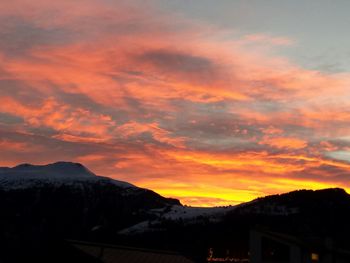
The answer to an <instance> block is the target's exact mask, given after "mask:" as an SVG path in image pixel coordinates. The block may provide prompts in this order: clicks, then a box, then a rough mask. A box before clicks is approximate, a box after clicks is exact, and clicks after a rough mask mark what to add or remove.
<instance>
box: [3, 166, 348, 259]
mask: <svg viewBox="0 0 350 263" xmlns="http://www.w3.org/2000/svg"><path fill="white" fill-rule="evenodd" d="M174 205H175V206H181V204H180V202H179V201H178V200H176V199H171V198H165V197H162V196H160V195H159V194H157V193H155V192H153V191H151V190H148V189H143V188H139V187H136V186H134V185H132V184H129V183H127V182H121V181H117V180H113V179H111V178H108V177H102V176H97V175H95V174H94V173H93V172H91V171H90V170H88V169H87V168H85V167H84V166H83V165H81V164H77V163H69V162H58V163H54V164H50V165H40V166H37V165H30V164H22V165H19V166H16V167H13V168H8V167H2V168H0V211H1V213H2V216H1V217H0V246H2V247H3V248H4V249H5V250H6V251H10V252H8V253H10V254H7V255H9V257H10V258H11V257H12V256H13V252H14V251H18V250H20V251H25V252H26V253H29V254H30V253H34V252H35V251H37V252H38V253H39V254H40V253H41V251H43V250H47V251H51V250H50V249H52V248H53V247H54V248H55V249H54V251H56V252H52V253H57V249H56V246H57V245H56V244H57V243H55V242H57V240H63V239H77V240H90V241H95V242H106V243H118V244H126V245H134V244H135V245H137V246H141V247H151V248H160V249H170V250H178V251H182V252H184V253H187V254H188V255H191V256H193V257H194V258H200V259H201V258H202V259H203V258H205V256H206V255H207V250H208V248H209V247H214V248H216V247H219V248H230V247H234V248H241V250H242V251H244V250H246V249H247V248H246V247H247V244H248V236H249V230H250V229H251V228H254V227H256V226H259V227H263V228H266V229H268V230H269V231H274V232H278V233H287V234H292V235H296V236H312V237H314V236H317V237H319V236H321V237H327V238H328V237H331V238H332V239H334V240H336V242H337V244H339V246H342V247H345V246H346V245H347V237H348V236H349V235H350V227H349V224H348V222H350V195H349V194H347V193H346V192H345V191H344V190H343V189H340V188H331V189H323V190H316V191H312V190H298V191H293V192H290V193H286V194H279V195H271V196H267V197H262V198H258V199H256V200H253V201H251V202H248V203H245V204H241V205H238V206H236V207H231V208H229V209H222V211H224V212H223V214H222V215H219V217H218V218H220V220H214V221H213V220H209V219H208V218H207V217H206V216H205V215H202V216H201V215H199V216H198V218H199V219H198V220H193V219H192V221H191V223H186V222H185V221H186V220H187V219H186V218H183V219H181V218H179V217H175V218H176V219H172V217H168V218H165V217H164V215H162V216H161V218H159V215H156V214H154V213H152V212H150V211H152V209H156V210H158V211H164V213H166V211H167V210H169V208H171V207H173V206H174ZM181 207H182V206H181ZM182 208H185V207H182ZM170 210H171V209H170ZM182 210H183V211H187V210H185V209H182ZM154 221H159V225H158V226H156V228H157V229H156V228H155V229H154V230H155V231H150V232H142V231H141V232H140V233H139V234H138V235H135V236H127V235H120V234H117V233H118V232H119V231H120V230H121V229H125V228H128V227H131V226H134V225H137V224H138V223H140V222H146V223H147V222H154ZM146 225H147V224H146ZM151 229H152V226H151ZM52 242H54V243H55V245H54V246H51V245H50V246H49V245H48V244H52ZM59 244H60V245H59V246H57V247H60V246H61V245H62V244H63V243H59ZM11 251H12V252H11ZM33 251H34V252H33ZM11 253H12V254H11ZM50 253H51V252H50ZM14 254H16V253H15V252H14ZM22 254H23V255H24V254H25V253H22ZM19 257H20V254H19ZM35 257H37V254H36V255H35ZM20 259H21V261H22V258H16V260H17V261H16V260H15V261H11V260H10V261H9V262H18V261H19V260H20ZM24 259H25V258H24ZM1 260H3V259H2V258H0V261H1ZM45 260H46V261H47V258H46V257H44V258H43V261H45ZM3 261H5V262H7V261H6V260H3ZM39 261H40V260H39ZM61 261H62V260H61Z"/></svg>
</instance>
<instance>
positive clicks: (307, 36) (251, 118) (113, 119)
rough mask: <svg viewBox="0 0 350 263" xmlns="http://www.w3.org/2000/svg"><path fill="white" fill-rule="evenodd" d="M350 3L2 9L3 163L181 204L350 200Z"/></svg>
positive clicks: (22, 0)
mask: <svg viewBox="0 0 350 263" xmlns="http://www.w3.org/2000/svg"><path fill="white" fill-rule="evenodd" d="M349 10H350V1H347V0H336V1H331V0H328V1H326V0H319V1H312V0H309V1H305V0H293V1H280V0H266V1H262V0H259V1H258V0H256V1H254V0H251V1H247V0H218V1H212V0H190V1H189V0H186V1H185V0H149V1H141V0H139V1H134V0H132V1H129V0H128V1H118V0H75V1H72V0H60V1H48V0H47V1H45V0H11V1H0V25H1V27H0V166H15V165H17V164H19V163H33V164H46V163H51V162H56V161H73V162H80V163H82V164H84V165H86V166H87V167H88V168H89V169H91V170H92V171H94V172H95V173H96V174H99V175H104V176H109V177H112V178H115V179H118V180H124V181H128V182H131V183H133V184H136V185H138V186H141V187H146V188H150V189H153V190H155V191H156V192H158V193H160V194H162V195H164V196H168V197H175V198H179V199H180V200H181V202H182V203H183V204H188V205H193V206H213V205H227V204H237V203H240V202H243V201H249V200H251V199H253V198H256V197H259V196H264V195H267V194H274V193H282V192H287V191H291V190H295V189H300V188H309V189H319V188H326V187H336V186H337V187H342V188H345V189H346V190H348V191H349V190H350V180H349V179H350V34H349V26H350V16H349V15H348V12H349Z"/></svg>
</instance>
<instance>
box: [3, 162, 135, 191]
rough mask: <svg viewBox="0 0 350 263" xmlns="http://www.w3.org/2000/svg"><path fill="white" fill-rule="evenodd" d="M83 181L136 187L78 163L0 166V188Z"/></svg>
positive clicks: (78, 182)
mask: <svg viewBox="0 0 350 263" xmlns="http://www.w3.org/2000/svg"><path fill="white" fill-rule="evenodd" d="M84 182H91V183H97V182H99V183H111V184H114V185H115V186H118V187H122V188H137V187H136V186H134V185H132V184H130V183H127V182H122V181H118V180H113V179H111V178H108V177H103V176H97V175H96V174H94V173H93V172H91V171H90V170H89V169H87V168H86V167H84V166H83V165H82V164H80V163H71V162H57V163H53V164H48V165H32V164H21V165H18V166H15V167H13V168H9V167H0V188H2V189H7V190H10V189H25V188H30V187H39V186H43V185H47V184H50V185H55V186H61V185H71V186H76V187H79V186H81V184H83V183H84Z"/></svg>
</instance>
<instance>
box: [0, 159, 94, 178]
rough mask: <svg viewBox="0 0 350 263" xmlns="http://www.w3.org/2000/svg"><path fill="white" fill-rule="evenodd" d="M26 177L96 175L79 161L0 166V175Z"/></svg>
mask: <svg viewBox="0 0 350 263" xmlns="http://www.w3.org/2000/svg"><path fill="white" fill-rule="evenodd" d="M1 175H2V176H7V177H13V178H15V177H16V178H18V177H26V178H38V179H39V178H43V177H44V178H45V177H50V178H52V177H60V178H67V177H68V178H91V177H95V176H96V175H95V174H94V173H93V172H91V171H90V170H89V169H87V168H86V167H84V166H83V165H82V164H80V163H72V162H56V163H52V164H47V165H33V164H27V163H25V164H20V165H18V166H15V167H13V168H8V167H2V168H0V176H1Z"/></svg>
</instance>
